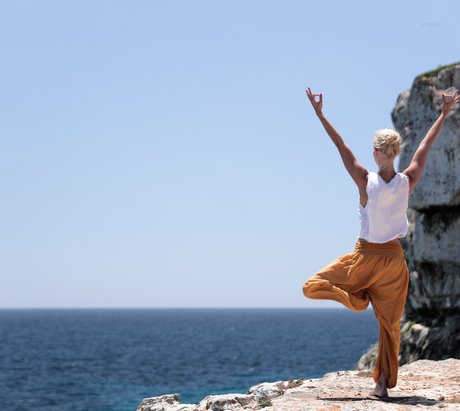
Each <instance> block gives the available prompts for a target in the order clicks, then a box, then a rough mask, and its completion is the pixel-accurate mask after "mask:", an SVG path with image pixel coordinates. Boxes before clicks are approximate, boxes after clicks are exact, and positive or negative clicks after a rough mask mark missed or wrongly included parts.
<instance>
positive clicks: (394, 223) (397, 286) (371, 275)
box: [303, 88, 460, 397]
mask: <svg viewBox="0 0 460 411" xmlns="http://www.w3.org/2000/svg"><path fill="white" fill-rule="evenodd" d="M305 91H306V93H307V96H308V98H309V100H310V102H311V104H312V106H313V108H314V110H315V112H316V115H317V116H318V118H319V120H320V121H321V123H322V124H323V126H324V128H325V130H326V132H327V133H328V134H329V137H330V138H331V139H332V141H333V143H334V144H335V145H336V146H337V149H338V150H339V153H340V156H341V157H342V161H343V164H344V165H345V168H346V169H347V171H348V173H349V174H350V175H351V178H352V179H353V180H354V182H355V183H356V185H357V186H358V191H359V199H360V204H359V217H360V222H361V230H360V234H359V237H358V239H357V241H356V244H355V250H354V252H353V253H349V254H345V255H343V256H340V257H338V258H336V259H335V260H334V261H332V262H331V263H330V264H328V265H327V266H326V267H324V268H323V269H321V270H320V271H319V272H317V273H316V274H315V275H314V276H313V277H311V278H310V279H309V280H307V281H305V283H304V284H303V293H304V295H305V296H306V297H308V298H311V299H326V300H335V301H338V302H340V303H342V304H343V305H344V306H346V307H347V308H349V309H350V310H352V311H363V310H365V309H366V308H367V306H368V305H369V302H371V303H372V307H373V309H374V311H375V315H376V318H377V321H378V325H379V344H378V345H379V348H378V356H377V360H376V363H375V367H374V372H373V379H374V382H375V383H376V386H375V388H374V389H373V391H371V392H370V393H369V395H371V396H376V397H387V396H388V391H387V389H389V388H393V387H395V386H396V382H397V376H398V355H399V343H400V320H401V317H402V314H403V311H404V305H405V302H406V296H407V290H408V285H409V269H408V267H407V264H406V261H405V259H404V251H403V248H402V245H401V242H400V240H399V238H402V237H404V236H405V235H406V234H407V230H408V221H407V216H406V211H407V207H408V201H409V197H410V195H411V193H412V191H413V190H414V188H415V186H416V184H417V182H418V181H419V179H420V177H421V175H422V172H423V168H424V167H425V163H426V159H427V156H428V152H429V151H430V148H431V146H432V145H433V143H434V141H435V140H436V138H437V137H438V135H439V132H440V131H441V128H442V125H443V123H444V121H445V119H446V116H447V114H448V113H449V111H450V110H451V108H452V107H453V106H454V105H455V104H456V103H458V102H459V100H460V95H459V93H458V91H457V90H456V91H455V92H454V94H453V95H451V96H450V95H445V94H443V95H442V100H443V104H442V109H441V114H440V115H439V117H438V119H437V120H436V121H435V122H434V124H433V125H432V127H431V128H430V130H429V131H428V133H427V134H426V136H425V137H424V139H423V140H422V142H421V143H420V145H419V147H418V148H417V150H416V152H415V154H414V156H413V158H412V161H411V162H410V164H409V166H408V167H407V168H406V169H405V170H404V171H403V172H402V173H397V172H396V171H395V169H394V164H393V162H394V159H395V157H396V156H398V155H399V153H400V144H401V138H400V136H399V133H398V132H397V131H395V130H391V129H382V130H377V131H376V132H375V133H374V152H373V154H374V159H375V162H376V164H377V166H378V172H372V171H368V170H367V169H366V168H365V167H363V166H362V165H361V164H360V163H359V162H358V161H357V160H356V158H355V156H354V154H353V153H352V151H351V150H350V148H349V147H348V146H347V145H346V144H345V143H344V141H343V139H342V137H341V136H340V135H339V133H338V132H337V131H336V130H335V129H334V127H332V125H331V124H330V123H329V121H328V120H327V119H326V117H325V116H324V114H323V112H322V105H323V98H322V94H321V93H320V94H313V93H312V92H311V90H310V88H307V90H305ZM316 97H318V98H319V99H316Z"/></svg>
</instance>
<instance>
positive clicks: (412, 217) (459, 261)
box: [357, 63, 460, 369]
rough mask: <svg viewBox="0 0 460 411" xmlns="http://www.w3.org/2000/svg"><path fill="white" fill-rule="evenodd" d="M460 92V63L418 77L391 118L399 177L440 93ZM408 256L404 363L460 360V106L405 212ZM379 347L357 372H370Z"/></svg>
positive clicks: (436, 107)
mask: <svg viewBox="0 0 460 411" xmlns="http://www.w3.org/2000/svg"><path fill="white" fill-rule="evenodd" d="M454 88H456V89H458V90H460V63H456V64H452V65H450V66H445V67H444V68H440V69H438V70H435V71H433V72H430V73H426V74H424V75H420V76H418V77H417V78H416V79H415V80H414V82H413V84H412V87H411V89H410V90H407V91H404V92H402V93H401V94H400V95H399V97H398V99H397V102H396V105H395V107H394V109H393V111H392V113H391V117H392V120H393V124H394V126H395V129H396V130H398V131H399V133H400V134H401V137H402V139H403V147H402V150H401V155H400V158H399V166H398V169H399V171H402V170H404V169H405V168H406V167H407V166H408V165H409V163H410V161H411V159H412V156H413V154H414V153H415V150H416V149H417V147H418V145H419V143H420V142H421V140H422V139H423V137H424V136H425V134H426V133H427V131H428V130H429V128H430V127H431V125H432V124H433V122H434V121H435V120H436V118H437V117H438V116H439V113H440V108H441V103H442V97H441V94H442V93H443V92H444V93H446V92H447V93H450V94H451V93H452V91H453V90H454ZM408 217H409V222H410V229H409V233H408V235H407V238H406V241H405V245H404V247H405V250H406V256H407V260H408V265H409V269H410V286H409V295H408V298H407V302H406V307H405V313H404V316H403V320H402V322H401V326H402V328H401V358H400V364H404V363H407V362H411V361H414V360H417V359H419V358H421V359H434V360H439V359H445V358H449V357H454V358H460V338H459V337H460V316H459V314H460V108H459V107H458V105H457V106H454V108H453V109H452V110H451V112H450V113H449V116H448V117H447V119H446V121H445V122H444V126H443V129H442V131H441V133H440V135H439V136H438V138H437V140H436V141H435V143H434V144H433V146H432V148H431V151H430V153H429V156H428V160H427V163H426V166H425V169H424V172H423V175H422V177H421V179H420V180H419V183H418V184H417V186H416V188H415V190H414V191H413V193H412V196H411V199H410V202H409V212H408ZM375 349H376V346H374V347H373V348H372V349H371V350H370V351H369V352H368V353H366V354H365V355H364V356H363V357H362V358H361V359H360V361H359V362H358V364H357V368H360V369H362V368H367V367H371V366H373V362H374V360H375V355H376V350H375Z"/></svg>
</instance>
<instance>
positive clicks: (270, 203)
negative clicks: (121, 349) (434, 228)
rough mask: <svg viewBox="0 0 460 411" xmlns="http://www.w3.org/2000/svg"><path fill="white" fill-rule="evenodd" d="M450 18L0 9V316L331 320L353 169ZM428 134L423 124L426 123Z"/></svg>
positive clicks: (99, 4)
mask: <svg viewBox="0 0 460 411" xmlns="http://www.w3.org/2000/svg"><path fill="white" fill-rule="evenodd" d="M458 15H460V5H459V4H458V2H456V1H438V2H435V1H407V2H396V1H385V2H383V1H381V2H370V1H348V2H341V1H323V2H316V1H288V2H281V1H278V2H274V1H250V2H248V1H236V0H235V1H231V2H230V1H227V2H216V1H199V0H197V1H194V2H188V1H135V2H129V1H67V2H62V1H46V0H44V1H40V2H36V1H2V2H0V44H1V50H2V61H1V64H0V74H1V78H2V87H1V91H0V109H1V116H0V118H1V121H0V184H1V193H2V195H1V201H0V212H1V217H0V233H1V235H0V253H1V254H0V271H1V277H2V287H1V288H0V307H338V306H339V304H337V303H334V302H323V301H312V300H307V299H306V298H305V297H304V296H303V294H302V289H301V287H302V284H303V282H304V281H305V280H306V279H308V278H309V277H310V276H311V275H313V274H314V273H315V272H316V271H318V270H319V269H320V268H322V267H323V266H325V265H326V264H328V263H329V262H330V261H331V260H332V259H334V258H336V257H337V256H339V255H341V254H344V253H347V252H351V251H352V250H353V247H354V242H355V240H356V238H357V235H358V232H359V220H358V192H357V189H356V187H355V185H354V183H353V181H352V180H351V177H349V175H348V174H347V172H346V171H345V168H344V167H343V165H342V163H341V160H340V157H339V154H338V152H337V150H336V148H335V146H334V145H333V144H332V142H331V141H330V140H329V137H328V136H327V134H326V133H325V132H324V131H323V129H322V126H321V124H320V122H319V121H318V120H317V118H316V117H315V115H314V112H313V110H312V109H311V107H310V106H309V102H308V100H307V98H306V96H305V91H304V90H305V88H306V87H307V86H310V87H311V88H312V90H313V91H314V92H322V93H323V105H324V107H323V111H324V113H325V115H326V116H327V117H328V118H329V119H330V121H331V122H332V123H333V124H334V126H335V127H336V128H337V129H338V131H339V132H340V133H341V134H342V136H343V138H344V139H345V141H346V142H347V143H348V144H349V146H350V147H351V148H352V150H353V151H354V152H355V155H356V156H357V157H358V159H359V160H360V161H361V163H362V164H363V165H365V166H366V167H368V168H369V169H375V165H374V162H373V158H372V133H373V131H375V130H376V129H379V128H384V127H392V126H393V125H392V123H391V118H390V112H391V110H392V108H393V106H394V104H395V102H396V99H397V97H398V94H399V93H400V92H402V91H403V90H405V89H408V88H410V86H411V83H412V81H413V79H414V78H415V76H417V75H418V74H420V73H422V72H425V71H428V70H431V69H434V68H436V67H438V66H439V65H444V64H449V63H452V62H455V61H458V60H459V53H458V52H459V47H458V42H457V41H456V39H457V38H458V19H457V17H458ZM433 120H434V119H433Z"/></svg>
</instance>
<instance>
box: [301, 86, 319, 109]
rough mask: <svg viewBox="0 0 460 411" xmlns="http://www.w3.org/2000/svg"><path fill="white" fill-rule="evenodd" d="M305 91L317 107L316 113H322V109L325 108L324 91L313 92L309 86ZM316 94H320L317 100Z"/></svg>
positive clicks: (312, 103)
mask: <svg viewBox="0 0 460 411" xmlns="http://www.w3.org/2000/svg"><path fill="white" fill-rule="evenodd" d="M305 92H306V93H307V96H308V98H309V99H310V102H311V105H312V106H313V108H314V109H315V112H316V114H321V110H322V109H323V93H319V94H313V93H312V92H311V90H310V87H308V88H307V89H306V90H305ZM315 96H319V101H316V98H315Z"/></svg>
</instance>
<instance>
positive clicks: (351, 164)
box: [305, 87, 368, 190]
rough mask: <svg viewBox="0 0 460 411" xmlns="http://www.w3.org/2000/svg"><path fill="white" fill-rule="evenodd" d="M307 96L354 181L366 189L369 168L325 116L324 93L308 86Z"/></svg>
mask: <svg viewBox="0 0 460 411" xmlns="http://www.w3.org/2000/svg"><path fill="white" fill-rule="evenodd" d="M305 91H306V93H307V96H308V98H309V99H310V102H311V104H312V106H313V108H314V109H315V112H316V115H317V116H318V118H319V120H320V121H321V123H322V124H323V127H324V129H325V130H326V132H327V134H329V137H330V138H331V140H332V142H333V143H334V144H335V145H336V147H337V149H338V150H339V153H340V156H341V157H342V161H343V164H344V166H345V168H346V170H347V171H348V173H349V174H350V176H351V178H352V179H353V181H354V182H355V183H356V185H357V186H358V188H359V189H360V190H362V189H363V188H364V189H365V187H366V183H367V173H368V171H367V169H366V168H365V167H363V166H362V165H361V164H360V163H359V162H358V160H356V157H355V156H354V154H353V152H352V151H351V149H350V148H349V147H348V146H347V145H346V144H345V142H344V141H343V138H342V137H341V136H340V134H339V133H338V132H337V131H336V129H335V128H334V127H333V126H332V124H331V123H329V120H328V119H327V118H326V117H325V116H324V114H323V111H322V108H323V94H322V93H319V94H313V93H312V92H311V90H310V88H309V87H308V88H307V89H306V90H305ZM315 96H318V97H319V101H316V98H315Z"/></svg>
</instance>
